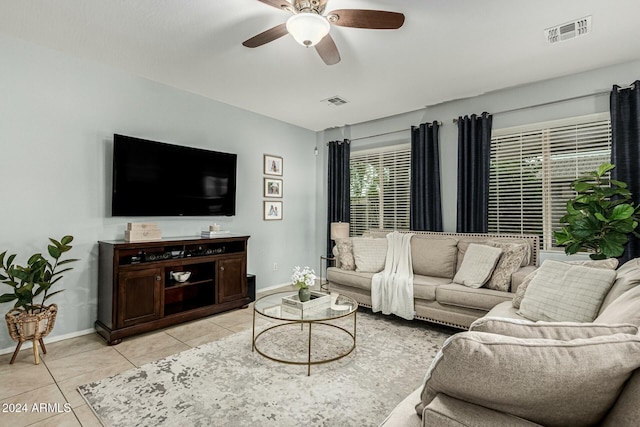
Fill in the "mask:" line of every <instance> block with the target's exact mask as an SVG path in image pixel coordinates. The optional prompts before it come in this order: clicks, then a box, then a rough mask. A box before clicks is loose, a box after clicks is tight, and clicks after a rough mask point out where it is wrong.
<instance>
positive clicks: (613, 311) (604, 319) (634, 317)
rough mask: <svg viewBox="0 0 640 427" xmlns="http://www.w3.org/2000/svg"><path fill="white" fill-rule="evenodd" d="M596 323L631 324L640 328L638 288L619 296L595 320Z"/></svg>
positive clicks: (639, 296) (639, 295) (639, 289)
mask: <svg viewBox="0 0 640 427" xmlns="http://www.w3.org/2000/svg"><path fill="white" fill-rule="evenodd" d="M594 322H596V323H631V324H633V325H637V326H639V327H640V286H636V287H635V288H633V289H631V290H630V291H627V292H625V293H624V294H622V295H620V296H619V297H618V299H616V300H615V301H614V302H612V303H611V304H609V305H608V306H607V308H605V309H604V310H602V312H601V313H600V314H599V315H598V317H596V318H595V320H594Z"/></svg>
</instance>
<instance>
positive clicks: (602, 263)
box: [512, 258, 618, 308]
mask: <svg viewBox="0 0 640 427" xmlns="http://www.w3.org/2000/svg"><path fill="white" fill-rule="evenodd" d="M562 262H564V263H566V264H572V265H584V266H587V267H593V268H604V269H608V270H615V268H616V267H617V266H618V260H617V259H616V258H607V259H598V260H590V259H589V260H576V261H562ZM537 273H538V270H534V271H532V272H531V273H529V274H528V275H527V277H525V278H524V280H523V281H522V283H521V284H520V286H518V289H516V295H515V296H514V297H513V301H512V303H513V307H514V308H520V304H521V303H522V298H524V294H525V292H526V291H527V287H528V286H529V283H531V280H533V278H534V277H535V276H536V274H537ZM603 304H604V303H603Z"/></svg>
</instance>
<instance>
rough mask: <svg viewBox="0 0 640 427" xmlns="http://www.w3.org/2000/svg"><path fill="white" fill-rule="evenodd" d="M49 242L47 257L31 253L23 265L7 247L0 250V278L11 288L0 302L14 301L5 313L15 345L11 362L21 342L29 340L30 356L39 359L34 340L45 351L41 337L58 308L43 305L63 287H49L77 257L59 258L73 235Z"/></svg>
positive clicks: (51, 323) (44, 334)
mask: <svg viewBox="0 0 640 427" xmlns="http://www.w3.org/2000/svg"><path fill="white" fill-rule="evenodd" d="M49 240H50V242H51V244H49V245H48V246H47V251H48V254H49V257H50V258H51V260H49V259H47V258H46V257H45V256H43V255H42V254H41V253H36V254H33V255H31V257H29V259H28V260H27V263H26V264H25V265H18V264H14V260H15V258H16V254H11V255H8V256H7V251H4V252H2V253H0V281H1V282H2V283H5V284H6V285H9V286H10V287H11V288H12V290H13V291H12V292H10V293H5V294H3V295H0V303H6V302H13V301H15V304H14V306H13V309H12V310H10V311H9V312H8V313H7V314H6V316H5V320H6V321H7V327H8V329H9V334H10V335H11V338H12V339H13V340H14V341H17V342H18V346H17V348H16V350H15V352H14V354H13V358H12V359H11V362H10V363H13V362H14V360H15V358H16V356H17V354H18V351H19V350H20V347H21V346H22V343H23V342H24V341H26V340H33V341H34V343H33V349H34V357H35V360H36V364H37V363H39V359H38V350H37V346H36V341H39V342H40V345H41V347H42V351H43V352H44V353H46V349H45V347H44V342H43V341H42V338H44V337H45V336H47V335H48V334H49V333H50V332H51V330H52V329H53V325H54V324H55V317H56V314H57V312H58V306H57V305H56V304H51V305H48V306H47V305H45V302H46V301H47V300H48V299H49V298H51V297H53V296H54V295H56V294H58V293H60V292H62V291H63V289H60V290H57V291H53V292H52V287H53V286H54V285H55V284H56V283H58V282H59V281H60V280H61V279H62V277H63V276H62V275H63V273H65V272H67V271H69V270H72V267H68V266H66V265H67V264H69V263H72V262H75V261H77V259H64V260H63V259H62V258H63V255H64V254H65V253H66V252H68V251H70V250H71V248H72V246H71V245H70V243H71V242H72V241H73V236H64V237H63V238H62V239H60V240H59V241H58V240H55V239H52V238H49Z"/></svg>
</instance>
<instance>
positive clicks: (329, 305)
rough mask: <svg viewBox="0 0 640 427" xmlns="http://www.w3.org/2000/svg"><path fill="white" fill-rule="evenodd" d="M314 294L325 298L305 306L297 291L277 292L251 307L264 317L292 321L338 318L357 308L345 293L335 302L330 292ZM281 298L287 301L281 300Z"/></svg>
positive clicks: (356, 304) (354, 301) (355, 303)
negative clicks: (317, 302) (319, 302)
mask: <svg viewBox="0 0 640 427" xmlns="http://www.w3.org/2000/svg"><path fill="white" fill-rule="evenodd" d="M314 295H318V296H325V297H326V300H325V301H323V303H322V304H319V305H316V306H313V307H306V306H305V305H302V304H304V303H302V304H301V303H300V302H299V301H298V293H297V292H296V291H289V292H278V293H277V294H271V295H266V296H264V297H262V298H260V299H258V300H257V301H256V302H255V305H254V306H253V309H254V310H255V311H257V312H258V313H260V314H261V315H263V316H265V317H271V318H273V319H279V320H294V321H295V320H298V321H318V320H331V319H338V318H340V317H344V316H348V315H350V314H352V313H353V312H354V311H356V310H357V309H358V303H357V302H356V300H354V299H353V298H351V297H348V296H346V295H338V297H337V299H336V300H335V302H333V301H332V299H331V298H332V296H331V295H330V294H327V293H324V292H322V293H321V292H314ZM283 298H285V299H286V300H288V301H285V302H283ZM312 301H313V300H312ZM287 302H288V303H287ZM299 307H302V308H299Z"/></svg>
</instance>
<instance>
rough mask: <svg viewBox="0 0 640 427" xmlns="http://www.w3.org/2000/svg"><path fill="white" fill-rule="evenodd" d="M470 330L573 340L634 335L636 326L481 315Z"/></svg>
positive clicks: (521, 336) (518, 336) (519, 336)
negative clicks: (601, 336)
mask: <svg viewBox="0 0 640 427" xmlns="http://www.w3.org/2000/svg"><path fill="white" fill-rule="evenodd" d="M469 330H470V331H475V332H489V333H492V334H499V335H508V336H510V337H516V338H545V339H551V340H563V341H569V340H575V339H579V338H593V337H598V336H600V335H613V334H629V335H636V334H637V333H638V327H637V326H635V325H630V324H617V325H604V324H596V323H576V322H535V323H531V322H527V321H526V320H518V319H504V318H502V319H501V318H495V317H481V318H480V319H478V320H476V321H475V322H473V323H472V324H471V326H470V327H469Z"/></svg>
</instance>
